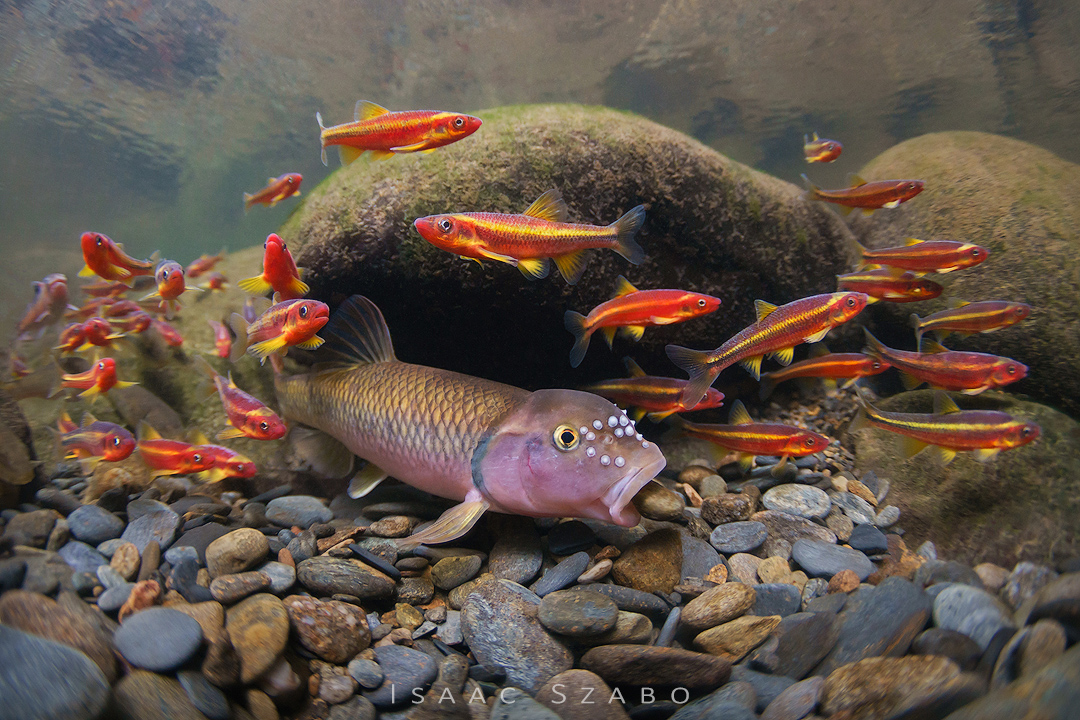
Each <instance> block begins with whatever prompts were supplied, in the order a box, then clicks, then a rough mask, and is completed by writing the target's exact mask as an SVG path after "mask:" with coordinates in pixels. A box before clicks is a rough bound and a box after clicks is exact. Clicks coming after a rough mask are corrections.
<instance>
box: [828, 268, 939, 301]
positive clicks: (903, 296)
mask: <svg viewBox="0 0 1080 720" xmlns="http://www.w3.org/2000/svg"><path fill="white" fill-rule="evenodd" d="M836 287H837V289H838V290H850V291H853V292H861V293H866V294H867V295H869V296H870V300H869V302H871V303H875V302H877V301H878V300H885V301H886V302H891V303H909V302H918V301H920V300H930V299H931V298H936V297H937V296H938V295H940V294H941V293H943V292H945V288H943V287H942V286H941V285H940V284H938V283H936V282H934V281H933V280H930V279H928V278H925V277H919V276H918V275H916V274H915V273H913V272H911V271H910V270H904V271H901V273H900V274H899V275H897V274H896V272H894V271H893V270H891V269H889V268H883V267H880V266H877V265H875V266H873V267H872V268H870V269H869V270H858V271H856V272H852V273H845V274H843V275H837V276H836Z"/></svg>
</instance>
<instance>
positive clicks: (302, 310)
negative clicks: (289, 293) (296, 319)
mask: <svg viewBox="0 0 1080 720" xmlns="http://www.w3.org/2000/svg"><path fill="white" fill-rule="evenodd" d="M306 317H307V305H303V306H301V308H300V319H301V320H303V319H304V318H306Z"/></svg>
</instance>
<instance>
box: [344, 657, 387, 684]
mask: <svg viewBox="0 0 1080 720" xmlns="http://www.w3.org/2000/svg"><path fill="white" fill-rule="evenodd" d="M348 670H349V675H351V676H352V678H353V679H354V680H356V682H358V683H359V684H360V687H362V688H364V689H365V690H374V689H375V688H377V687H379V685H381V684H382V681H383V677H384V675H383V671H382V668H381V667H379V663H377V662H375V661H374V660H368V659H366V658H356V659H354V660H352V661H350V662H349V667H348Z"/></svg>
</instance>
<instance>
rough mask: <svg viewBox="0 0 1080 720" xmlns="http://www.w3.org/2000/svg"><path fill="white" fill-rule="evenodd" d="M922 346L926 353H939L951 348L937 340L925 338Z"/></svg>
mask: <svg viewBox="0 0 1080 720" xmlns="http://www.w3.org/2000/svg"><path fill="white" fill-rule="evenodd" d="M922 347H923V349H922V352H923V353H924V354H926V355H937V354H938V353H943V352H949V348H947V347H945V346H944V345H942V344H941V343H939V342H937V341H936V340H923V344H922Z"/></svg>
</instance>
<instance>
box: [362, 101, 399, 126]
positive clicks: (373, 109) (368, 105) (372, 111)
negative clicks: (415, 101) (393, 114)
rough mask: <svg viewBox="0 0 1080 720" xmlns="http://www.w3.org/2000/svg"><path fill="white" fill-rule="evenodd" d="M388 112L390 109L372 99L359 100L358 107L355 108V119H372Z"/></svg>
mask: <svg viewBox="0 0 1080 720" xmlns="http://www.w3.org/2000/svg"><path fill="white" fill-rule="evenodd" d="M388 112H390V111H389V110H387V109H386V108H384V107H383V106H382V105H376V104H375V103H373V102H371V101H370V100H357V101H356V107H354V108H353V121H354V122H357V121H360V120H370V119H371V118H377V117H379V116H380V115H385V114H386V113H388Z"/></svg>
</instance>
